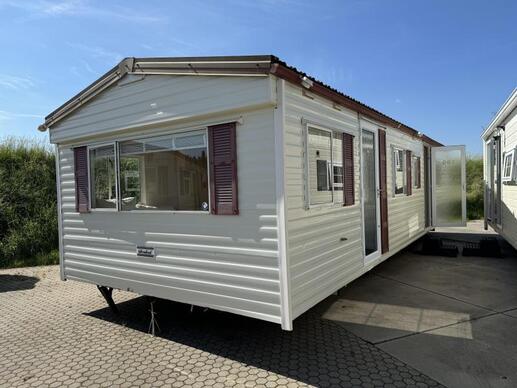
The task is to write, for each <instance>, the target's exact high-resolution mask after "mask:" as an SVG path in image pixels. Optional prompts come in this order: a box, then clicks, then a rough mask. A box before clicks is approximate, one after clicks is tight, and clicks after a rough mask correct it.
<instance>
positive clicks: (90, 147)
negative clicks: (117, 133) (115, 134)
mask: <svg viewBox="0 0 517 388" xmlns="http://www.w3.org/2000/svg"><path fill="white" fill-rule="evenodd" d="M110 145H111V146H113V151H114V152H115V198H116V201H115V207H113V208H103V207H93V206H92V197H93V195H92V190H93V188H94V187H93V185H92V180H91V169H92V165H91V160H90V150H95V149H97V148H102V147H106V146H110ZM86 150H87V153H86V154H87V155H86V158H87V160H88V207H89V209H90V211H91V212H101V213H103V212H117V211H119V202H120V198H119V183H118V182H119V176H118V175H119V174H118V144H117V142H116V141H108V142H103V143H96V144H93V145H88V146H86Z"/></svg>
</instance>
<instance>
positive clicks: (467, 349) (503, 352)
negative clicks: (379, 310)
mask: <svg viewBox="0 0 517 388" xmlns="http://www.w3.org/2000/svg"><path fill="white" fill-rule="evenodd" d="M458 333H461V335H460V336H458V335H457V334H458ZM466 334H468V335H466ZM377 346H379V347H380V348H381V349H383V350H385V351H386V352H388V353H390V354H391V355H393V356H395V357H397V358H399V359H400V360H401V361H405V362H406V363H408V364H410V365H411V366H413V367H414V368H417V369H419V370H421V371H422V372H424V373H426V374H427V375H429V376H430V377H432V378H434V379H436V380H437V381H438V382H440V383H442V384H444V385H445V386H448V387H462V388H463V387H515V386H517V368H516V366H517V322H516V320H515V318H512V317H508V316H505V315H503V314H496V315H491V316H488V317H484V318H480V319H477V320H474V321H470V322H462V323H459V324H456V325H452V326H449V327H446V328H442V329H437V330H434V331H432V332H430V333H425V334H415V335H412V336H409V337H405V338H401V339H397V340H394V341H389V342H386V343H383V344H380V345H377Z"/></svg>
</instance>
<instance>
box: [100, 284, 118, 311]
mask: <svg viewBox="0 0 517 388" xmlns="http://www.w3.org/2000/svg"><path fill="white" fill-rule="evenodd" d="M97 288H98V289H99V291H100V292H101V294H102V296H103V297H104V299H105V300H106V302H107V303H108V306H109V307H110V309H111V311H112V312H113V313H114V314H116V315H119V311H118V308H117V305H116V304H115V302H114V301H113V297H112V294H113V288H111V287H104V286H97Z"/></svg>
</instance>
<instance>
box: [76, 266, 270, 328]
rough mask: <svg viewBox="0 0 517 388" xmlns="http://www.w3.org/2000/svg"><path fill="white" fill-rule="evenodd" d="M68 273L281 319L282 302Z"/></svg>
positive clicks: (89, 279) (192, 301)
mask: <svg viewBox="0 0 517 388" xmlns="http://www.w3.org/2000/svg"><path fill="white" fill-rule="evenodd" d="M66 276H67V278H68V279H71V280H79V281H86V282H90V283H93V284H101V285H109V286H111V287H114V288H118V289H126V290H129V291H135V290H140V291H138V292H140V293H142V294H144V295H153V296H156V297H158V298H164V299H169V298H170V295H174V300H179V301H184V302H185V303H191V304H195V305H198V306H204V307H212V308H215V309H218V310H223V311H230V312H235V313H238V314H242V315H246V316H251V317H257V318H261V319H265V320H269V321H272V322H280V306H279V305H277V304H272V303H264V302H260V301H256V300H248V299H242V298H239V297H236V296H226V295H219V294H211V293H207V292H203V291H198V290H185V289H182V288H180V287H176V286H175V285H174V284H167V285H163V284H154V283H148V282H144V281H140V280H138V279H134V278H130V277H127V278H126V277H114V276H110V275H104V274H99V273H95V272H89V271H82V270H79V269H68V270H66Z"/></svg>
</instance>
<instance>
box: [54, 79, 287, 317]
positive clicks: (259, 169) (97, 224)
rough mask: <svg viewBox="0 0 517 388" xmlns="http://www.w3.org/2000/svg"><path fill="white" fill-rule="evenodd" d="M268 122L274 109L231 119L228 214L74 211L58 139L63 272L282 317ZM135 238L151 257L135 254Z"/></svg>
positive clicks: (65, 151) (67, 162) (67, 163)
mask: <svg viewBox="0 0 517 388" xmlns="http://www.w3.org/2000/svg"><path fill="white" fill-rule="evenodd" d="M217 82H218V81H217ZM138 83H139V82H136V83H135V85H136V84H138ZM128 86H129V85H128ZM65 123H66V120H65ZM175 128H177V129H181V127H179V126H178V127H173V128H171V131H172V130H174V129H175ZM273 129H274V126H273V110H272V109H262V110H257V111H254V112H250V113H246V114H243V123H242V124H238V125H237V158H238V160H239V163H238V179H239V200H240V201H239V208H240V215H239V216H231V217H230V216H214V215H208V214H185V213H183V214H182V213H172V212H170V213H169V212H158V213H152V212H145V213H142V212H138V211H134V212H99V211H93V212H91V213H89V214H79V213H76V212H75V189H74V183H73V182H74V174H73V153H72V152H71V146H70V147H61V148H60V151H59V161H60V169H59V172H60V177H61V192H60V195H61V200H62V210H63V231H64V235H63V248H64V268H65V274H66V277H67V278H69V279H77V280H82V281H87V282H92V283H95V284H102V285H106V286H111V287H115V288H123V289H126V288H129V289H131V290H133V291H134V292H137V293H140V294H143V295H151V296H156V297H163V298H167V299H173V300H177V301H180V302H185V303H193V304H197V305H201V306H206V307H211V308H215V309H219V310H224V311H230V312H235V313H239V314H243V315H247V316H253V317H258V318H262V319H267V320H269V321H273V322H279V321H280V296H279V293H280V291H279V270H278V224H277V215H276V197H275V190H274V187H275V181H274V179H275V174H274V157H273V153H274V132H273ZM137 135H138V134H137ZM137 135H136V136H137ZM114 140H116V139H114ZM241 199H242V200H241ZM137 245H144V246H152V247H154V248H155V250H156V257H155V258H143V257H138V256H137V255H136V246H137Z"/></svg>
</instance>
